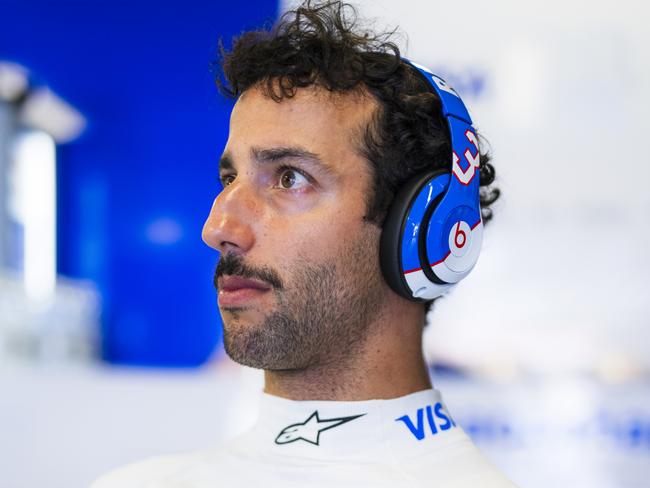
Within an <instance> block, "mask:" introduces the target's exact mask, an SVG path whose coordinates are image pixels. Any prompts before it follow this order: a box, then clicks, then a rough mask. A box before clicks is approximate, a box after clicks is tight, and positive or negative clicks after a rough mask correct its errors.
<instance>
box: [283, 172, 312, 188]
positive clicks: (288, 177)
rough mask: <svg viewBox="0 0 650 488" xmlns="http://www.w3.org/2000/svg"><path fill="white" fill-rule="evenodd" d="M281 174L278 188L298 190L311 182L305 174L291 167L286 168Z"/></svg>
mask: <svg viewBox="0 0 650 488" xmlns="http://www.w3.org/2000/svg"><path fill="white" fill-rule="evenodd" d="M279 176H280V177H279V180H278V186H277V188H281V189H283V190H296V189H299V188H303V187H305V186H306V185H308V184H309V181H307V178H306V177H305V176H304V175H303V174H301V173H300V172H298V171H296V170H294V169H291V168H284V169H283V170H282V171H281V172H280V175H279Z"/></svg>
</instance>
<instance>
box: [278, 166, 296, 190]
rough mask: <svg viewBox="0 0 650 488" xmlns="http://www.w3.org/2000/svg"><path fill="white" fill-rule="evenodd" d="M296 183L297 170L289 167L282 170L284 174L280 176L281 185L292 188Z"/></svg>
mask: <svg viewBox="0 0 650 488" xmlns="http://www.w3.org/2000/svg"><path fill="white" fill-rule="evenodd" d="M295 183H296V173H295V171H291V170H290V169H287V170H285V171H283V172H282V176H281V177H280V186H282V188H292V187H293V185H294V184H295Z"/></svg>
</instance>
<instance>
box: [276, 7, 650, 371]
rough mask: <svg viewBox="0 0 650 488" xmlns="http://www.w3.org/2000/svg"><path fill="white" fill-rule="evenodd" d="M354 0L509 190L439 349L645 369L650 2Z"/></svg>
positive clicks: (548, 365) (438, 318) (439, 314)
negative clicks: (452, 101)
mask: <svg viewBox="0 0 650 488" xmlns="http://www.w3.org/2000/svg"><path fill="white" fill-rule="evenodd" d="M292 3H293V2H292ZM352 3H353V4H355V5H356V6H357V8H358V11H359V13H360V16H361V17H363V18H370V19H375V20H374V24H375V25H376V26H378V27H379V28H381V26H395V25H398V26H399V27H400V28H401V31H402V32H404V33H406V35H407V38H408V40H406V39H402V41H401V42H400V44H401V46H402V47H403V48H404V49H405V53H406V54H407V56H409V57H411V58H412V59H414V60H417V61H418V62H420V63H422V64H425V65H428V66H429V67H431V68H433V69H434V70H438V71H439V72H440V74H442V75H443V76H447V78H448V80H447V81H450V82H451V83H452V84H456V88H457V89H458V90H459V91H460V92H461V95H463V96H464V98H465V101H466V103H467V104H468V105H469V108H470V112H471V113H472V115H473V117H474V121H475V124H476V126H477V127H478V129H479V131H481V132H482V133H483V134H484V135H485V136H486V137H487V138H488V140H489V141H490V143H491V146H492V150H493V156H494V160H493V161H494V165H495V167H496V170H497V175H498V181H499V186H500V187H501V189H502V191H503V196H502V199H501V200H500V201H499V202H498V203H497V204H496V205H495V217H494V221H493V222H492V223H491V224H490V225H488V229H487V233H486V234H487V235H486V240H485V243H484V251H483V254H482V256H481V259H480V260H479V263H478V265H477V267H476V269H475V271H474V273H473V275H472V276H471V277H470V278H468V279H467V281H466V282H465V283H463V284H461V285H460V286H459V287H458V289H457V290H456V291H455V292H454V293H452V294H451V295H450V296H449V297H448V298H447V299H446V300H444V301H441V303H440V304H439V306H438V310H437V311H436V312H435V313H434V314H433V315H432V316H431V320H432V323H433V327H431V328H430V329H431V330H429V331H428V333H427V352H428V354H429V355H430V356H432V357H433V358H435V359H437V360H439V361H441V360H444V361H447V362H451V363H458V364H461V365H463V366H467V367H471V368H478V369H480V370H481V371H483V372H485V371H486V370H489V371H492V372H497V373H498V374H506V375H510V374H513V373H514V374H516V373H519V372H524V371H532V372H536V373H537V372H540V373H544V374H546V373H550V372H557V371H574V372H575V371H589V372H596V373H598V374H599V375H600V376H602V377H607V378H614V377H615V378H624V377H629V376H631V375H632V376H633V375H635V374H636V373H637V372H639V371H641V370H643V369H645V370H646V371H648V370H650V355H648V354H647V352H646V350H647V344H648V343H650V328H649V327H647V325H648V319H647V317H648V316H649V315H650V300H648V298H649V297H650V286H648V284H647V283H646V277H648V276H650V261H649V260H647V259H646V249H647V248H648V244H649V243H650V219H649V218H648V216H647V213H648V211H649V210H650V192H648V191H646V186H647V184H648V181H649V180H650V164H649V163H650V161H649V159H650V156H649V155H650V152H649V151H648V150H647V148H646V147H645V143H644V142H645V135H646V132H647V128H648V122H647V114H648V109H649V108H650V94H649V92H648V90H647V88H648V87H649V86H650V56H648V55H647V48H646V47H645V46H647V45H649V44H650V29H648V28H647V19H648V18H650V16H649V15H648V14H649V13H650V7H648V4H647V3H644V2H640V1H633V0H623V1H620V2H605V1H571V0H568V1H566V0H565V1H560V0H545V1H526V2H521V1H514V0H497V1H491V2H485V1H480V0H465V1H463V2H424V1H415V0H400V1H390V0H372V1H371V0H358V1H353V2H352ZM285 7H286V6H285ZM477 81H482V82H483V83H484V84H483V87H482V88H481V89H479V90H476V89H472V86H473V83H474V85H475V84H476V82H477Z"/></svg>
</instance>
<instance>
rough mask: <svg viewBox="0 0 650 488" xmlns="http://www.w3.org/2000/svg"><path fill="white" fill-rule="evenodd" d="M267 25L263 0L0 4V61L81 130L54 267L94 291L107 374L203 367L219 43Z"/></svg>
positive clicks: (64, 182)
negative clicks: (119, 366)
mask: <svg viewBox="0 0 650 488" xmlns="http://www.w3.org/2000/svg"><path fill="white" fill-rule="evenodd" d="M277 12H278V4H277V2H276V1H269V0H266V1H265V0H253V1H248V2H245V3H237V2H230V3H223V2H209V1H201V2H190V3H188V2H180V1H169V2H152V1H146V2H126V1H113V2H85V1H72V0H66V1H54V2H53V1H45V0H23V1H20V2H15V1H8V0H0V59H5V60H10V61H14V62H17V63H19V64H21V65H23V66H25V67H27V68H28V69H29V70H30V71H31V75H32V79H37V80H39V81H40V83H43V84H47V85H48V86H49V87H51V88H52V90H54V91H55V92H56V93H58V94H59V95H60V96H62V97H63V98H65V99H66V100H67V101H68V102H69V103H70V104H71V105H73V106H74V107H75V108H76V109H78V110H79V111H80V112H81V113H82V114H83V115H84V116H85V117H86V119H87V120H88V128H87V130H86V132H85V133H84V134H83V135H82V136H81V137H80V138H79V139H77V140H76V141H74V142H73V143H69V144H66V145H63V146H60V147H59V149H58V173H57V178H58V217H57V218H58V222H59V224H58V225H59V227H58V243H57V244H58V255H57V261H58V272H59V273H60V274H63V275H67V276H71V277H78V278H87V279H91V280H93V281H94V282H95V283H97V286H98V288H99V290H100V293H101V296H102V302H103V303H102V310H103V317H102V346H103V356H104V359H106V360H107V361H110V362H115V363H126V364H139V365H151V366H194V365H199V364H201V363H203V362H205V361H206V360H207V359H208V358H209V357H210V355H211V353H212V351H213V350H214V347H215V344H216V343H217V342H218V340H219V338H220V333H221V332H220V331H221V325H220V322H219V320H220V319H219V314H218V309H217V305H216V296H215V291H214V289H213V286H212V277H213V273H214V267H215V265H216V261H217V257H218V256H217V255H216V253H215V252H214V251H213V250H211V249H209V248H207V247H206V246H205V245H204V244H203V242H202V241H201V228H202V225H203V221H204V218H205V217H206V216H207V214H208V211H209V209H210V205H211V203H212V199H213V198H214V197H215V195H216V194H217V192H218V191H219V190H220V186H219V183H218V177H217V176H218V175H217V160H218V157H219V155H220V152H221V150H222V148H223V145H224V143H225V140H226V137H227V124H228V115H229V112H230V108H231V104H232V102H230V101H227V100H224V99H223V98H221V97H220V96H219V95H218V93H217V91H216V88H215V87H214V81H213V78H214V73H213V72H212V70H211V63H212V62H213V61H214V60H215V59H216V57H217V54H216V53H217V44H218V40H219V39H220V38H222V39H223V40H224V42H225V43H226V44H228V43H229V42H230V40H231V38H232V37H233V36H234V35H236V34H238V33H240V32H241V31H243V30H247V29H251V28H256V27H261V26H263V25H265V24H268V23H270V22H272V21H273V20H274V19H275V18H276V16H277Z"/></svg>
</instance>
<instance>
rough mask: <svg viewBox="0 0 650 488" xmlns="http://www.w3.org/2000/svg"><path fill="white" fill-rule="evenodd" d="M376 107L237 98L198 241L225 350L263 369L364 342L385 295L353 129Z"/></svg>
mask: <svg viewBox="0 0 650 488" xmlns="http://www.w3.org/2000/svg"><path fill="white" fill-rule="evenodd" d="M374 107H375V104H374V102H373V101H372V100H371V99H370V98H368V97H362V96H360V95H359V94H346V95H333V94H331V93H329V92H327V91H325V90H323V89H321V88H318V87H310V88H303V89H299V90H298V91H297V93H296V95H295V96H294V97H293V98H290V99H284V100H282V101H281V102H275V101H273V100H272V99H271V98H268V97H266V96H265V95H264V94H263V93H262V91H261V90H260V89H259V88H251V89H250V90H248V91H246V92H245V93H244V94H243V95H242V96H241V97H240V98H239V100H238V101H237V103H236V104H235V107H234V109H233V112H232V114H231V119H230V133H229V138H228V142H227V144H226V148H225V150H224V154H223V156H222V160H221V165H220V176H221V179H222V182H223V183H224V190H223V191H222V192H221V193H220V194H219V195H218V196H217V198H216V199H215V201H214V203H213V205H212V210H211V212H210V216H209V217H208V220H207V221H206V222H205V225H204V228H203V240H204V241H205V242H206V243H207V244H208V245H209V246H211V247H213V248H215V249H217V250H219V251H220V252H221V260H220V262H219V265H218V266H217V271H216V273H215V286H216V287H217V291H218V302H219V308H220V311H221V315H222V318H223V324H224V343H225V348H226V351H227V352H228V354H229V355H230V356H231V357H232V358H233V359H234V360H235V361H238V362H240V363H242V364H246V365H248V366H253V367H257V368H263V369H267V370H286V369H304V368H307V367H310V366H314V365H318V364H323V363H326V362H330V361H335V360H340V359H342V358H344V357H346V356H348V355H350V354H351V353H354V351H355V350H356V349H355V348H358V347H360V346H361V345H362V344H363V339H364V338H365V337H366V334H367V332H368V327H369V324H370V323H371V322H372V320H373V318H374V316H375V315H376V314H377V313H379V309H380V304H381V302H382V297H383V295H384V294H385V293H386V290H387V288H386V286H385V285H384V282H383V279H382V277H381V272H380V269H379V258H378V252H379V234H380V229H379V228H378V227H377V226H376V225H374V224H371V223H368V222H366V221H365V220H364V215H365V211H366V201H367V199H368V198H367V197H368V195H369V192H371V191H372V189H371V187H372V184H371V181H372V175H371V169H370V167H369V164H368V163H367V161H365V160H364V159H363V157H362V156H360V155H359V152H358V147H359V137H360V135H361V129H362V128H363V127H365V126H366V124H367V123H368V121H369V120H370V117H371V115H372V113H373V110H374Z"/></svg>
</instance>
